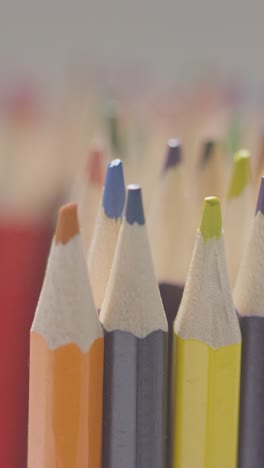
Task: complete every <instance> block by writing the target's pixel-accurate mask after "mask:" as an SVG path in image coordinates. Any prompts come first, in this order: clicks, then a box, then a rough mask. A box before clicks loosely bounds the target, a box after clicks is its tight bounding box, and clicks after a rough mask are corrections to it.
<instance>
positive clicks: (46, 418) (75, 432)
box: [28, 332, 104, 468]
mask: <svg viewBox="0 0 264 468" xmlns="http://www.w3.org/2000/svg"><path fill="white" fill-rule="evenodd" d="M30 347H31V364H30V374H31V379H30V413H29V427H30V428H35V430H30V431H29V451H28V467H29V468H33V467H34V468H36V467H38V468H47V467H50V468H53V467H54V468H56V467H57V466H61V467H62V468H73V467H78V468H87V467H90V466H91V467H94V468H99V467H101V450H100V447H101V420H102V399H101V398H100V394H101V391H102V385H103V372H102V368H101V369H100V366H99V363H100V362H102V361H103V353H104V344H103V338H98V339H97V340H95V341H94V343H93V344H92V346H91V347H90V349H89V351H87V352H86V353H83V352H82V351H81V350H80V348H79V347H78V346H76V345H75V344H73V343H72V344H68V345H64V346H63V347H61V348H57V349H56V350H50V349H49V347H48V346H47V344H46V342H45V340H44V339H43V338H42V337H41V335H38V334H37V333H34V332H33V333H31V338H30ZM87 376H89V378H87ZM91 382H92V384H91ZM91 420H92V421H93V424H92V425H91V422H90V421H91ZM36 428H38V429H36Z"/></svg>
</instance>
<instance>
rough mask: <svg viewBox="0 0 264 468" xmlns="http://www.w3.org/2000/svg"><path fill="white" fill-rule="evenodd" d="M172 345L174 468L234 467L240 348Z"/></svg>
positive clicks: (178, 340) (182, 342)
mask: <svg viewBox="0 0 264 468" xmlns="http://www.w3.org/2000/svg"><path fill="white" fill-rule="evenodd" d="M174 344H175V347H174V353H175V363H176V364H175V375H174V385H175V386H174V390H173V392H174V396H175V402H174V414H175V421H176V423H175V427H174V463H173V468H190V467H191V468H223V467H225V468H236V458H237V455H236V453H237V425H238V402H239V375H240V344H233V345H230V346H224V347H222V348H219V349H216V350H214V349H212V348H211V347H210V346H208V345H207V344H205V343H202V342H199V341H196V340H183V339H181V338H179V337H178V336H177V335H175V342H174Z"/></svg>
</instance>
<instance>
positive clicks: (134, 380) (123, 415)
mask: <svg viewBox="0 0 264 468" xmlns="http://www.w3.org/2000/svg"><path fill="white" fill-rule="evenodd" d="M166 379H167V334H166V333H164V332H163V331H155V332H153V333H151V334H150V335H148V336H147V337H146V338H137V337H135V336H134V335H132V334H131V333H127V332H122V331H114V332H110V333H106V335H105V374H104V433H103V468H124V467H126V468H135V467H136V468H163V467H165V451H166V440H165V435H166V406H165V405H166Z"/></svg>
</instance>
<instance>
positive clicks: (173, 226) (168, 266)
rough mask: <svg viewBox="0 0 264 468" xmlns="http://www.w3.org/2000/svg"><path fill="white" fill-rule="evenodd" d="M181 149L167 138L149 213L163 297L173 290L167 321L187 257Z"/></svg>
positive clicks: (178, 293)
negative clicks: (160, 172)
mask: <svg viewBox="0 0 264 468" xmlns="http://www.w3.org/2000/svg"><path fill="white" fill-rule="evenodd" d="M181 152H182V150H181V144H180V142H179V141H178V140H177V139H171V140H169V141H168V149H167V155H166V160H165V164H164V167H163V173H162V177H161V180H160V183H159V185H158V186H157V189H156V190H155V196H154V199H153V203H152V207H151V210H150V213H149V216H148V230H149V238H150V246H151V251H152V255H153V262H154V267H155V272H156V276H157V278H158V281H159V284H160V289H161V294H162V298H163V292H164V289H165V290H166V289H168V288H170V286H172V287H173V291H174V300H173V303H172V304H168V306H169V307H168V309H170V310H171V309H172V310H171V313H172V317H167V318H168V321H169V322H171V321H173V320H174V318H175V314H176V312H177V305H179V302H180V299H181V295H182V291H183V285H184V282H185V279H186V274H187V268H188V263H189V260H190V259H189V258H188V254H187V252H186V250H187V249H186V232H187V229H186V226H185V224H186V216H185V204H186V200H185V192H184V179H183V167H182V155H181ZM165 301H166V298H165ZM170 310H169V313H170ZM165 311H166V308H165ZM166 313H167V311H166Z"/></svg>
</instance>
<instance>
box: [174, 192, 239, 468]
mask: <svg viewBox="0 0 264 468" xmlns="http://www.w3.org/2000/svg"><path fill="white" fill-rule="evenodd" d="M174 333H175V335H174V338H175V340H174V345H175V346H174V362H173V371H174V377H173V383H174V386H173V396H174V409H173V414H174V453H173V465H172V466H173V468H190V467H195V468H222V467H223V466H224V467H226V468H235V467H236V457H237V426H238V402H239V376H240V348H241V336H240V330H239V324H238V320H237V317H236V313H235V310H234V306H233V303H232V297H231V292H230V288H229V283H228V278H227V271H226V265H225V258H224V245H223V238H222V228H221V212H220V203H219V201H218V199H217V198H208V199H206V200H205V203H204V210H203V216H202V221H201V226H200V231H199V232H198V234H197V239H196V245H195V249H194V254H193V258H192V262H191V266H190V270H189V274H188V277H187V281H186V286H185V291H184V294H183V299H182V302H181V306H180V309H179V311H178V315H177V318H176V320H175V326H174Z"/></svg>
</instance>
